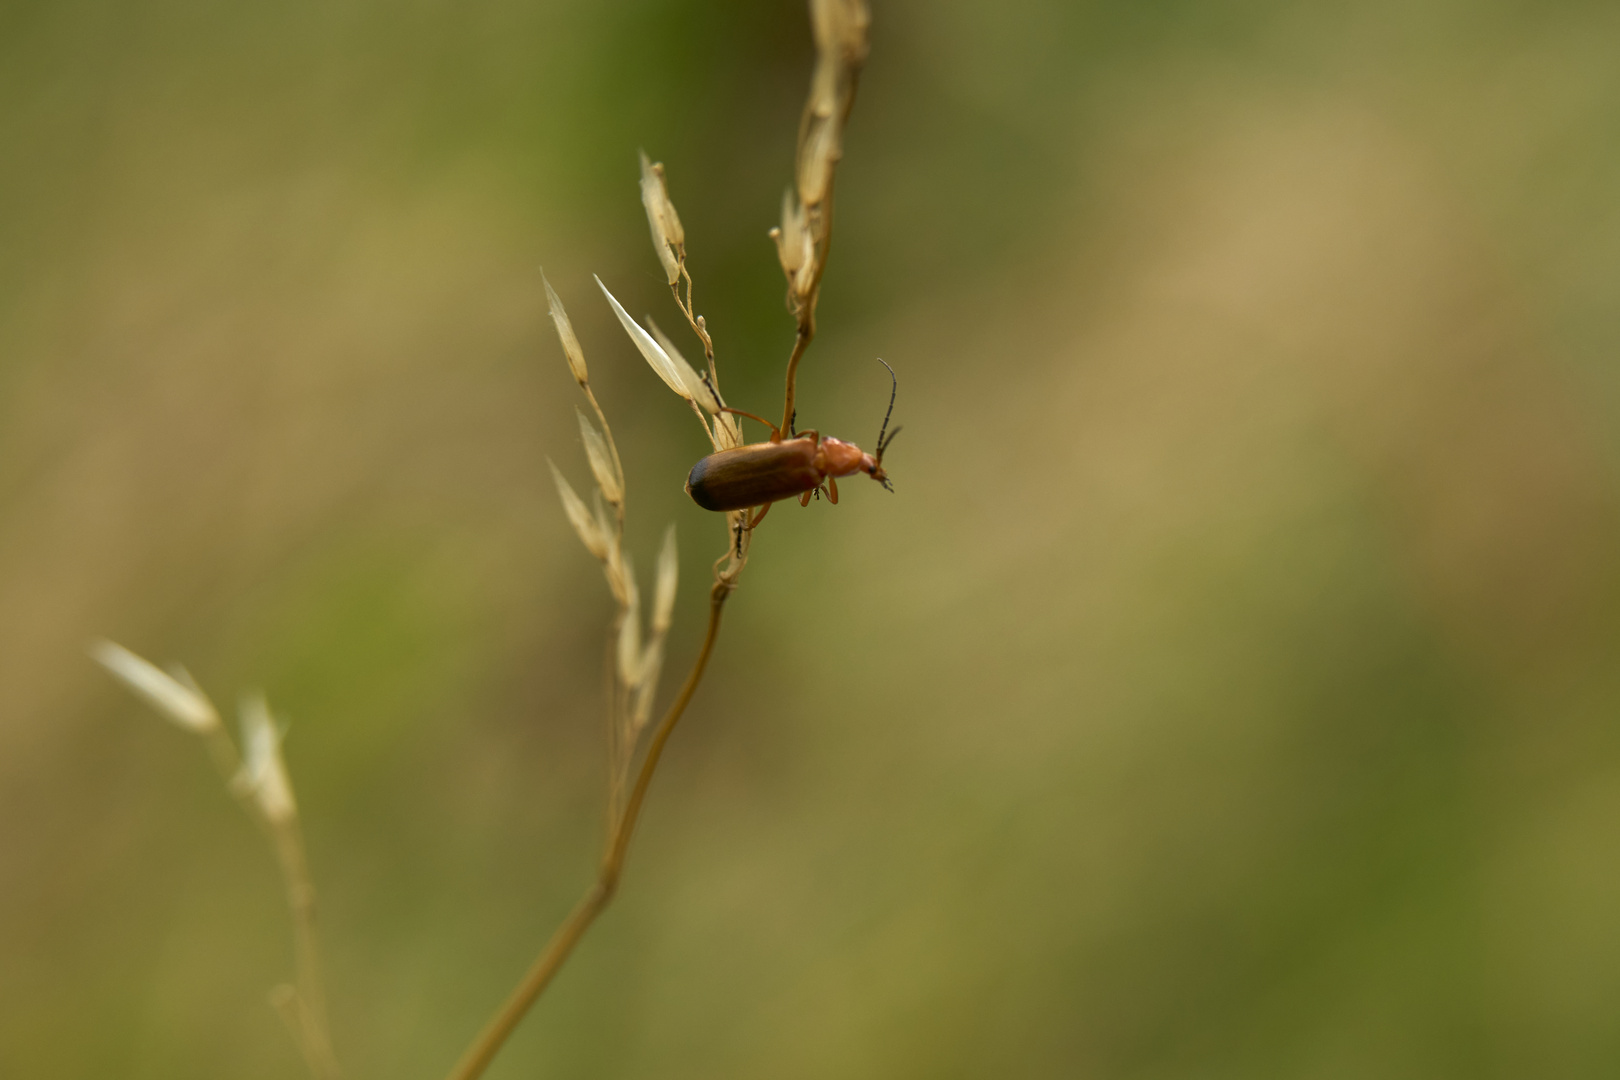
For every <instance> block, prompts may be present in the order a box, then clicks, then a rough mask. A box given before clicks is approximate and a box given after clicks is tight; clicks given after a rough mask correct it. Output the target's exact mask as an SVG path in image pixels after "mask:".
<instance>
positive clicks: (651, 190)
mask: <svg viewBox="0 0 1620 1080" xmlns="http://www.w3.org/2000/svg"><path fill="white" fill-rule="evenodd" d="M641 205H642V206H643V207H644V208H645V209H646V211H647V226H648V228H650V229H651V230H652V241H653V248H654V249H655V250H656V251H657V252H658V261H659V262H660V263H661V264H663V267H664V276H665V277H667V278H668V279H669V284H670V285H674V284H675V283H676V282H678V281H680V280H681V264H682V262H684V261H685V258H686V233H685V230H683V229H682V228H681V219H680V217H679V216H678V215H677V214H676V213H675V204H674V203H672V202H670V201H669V190H668V189H667V188H666V187H665V186H664V167H663V166H662V165H654V164H653V163H652V162H651V161H648V160H647V154H646V151H642V154H641Z"/></svg>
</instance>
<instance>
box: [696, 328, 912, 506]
mask: <svg viewBox="0 0 1620 1080" xmlns="http://www.w3.org/2000/svg"><path fill="white" fill-rule="evenodd" d="M878 363H880V364H883V366H884V367H886V368H887V367H889V365H888V364H886V363H884V362H883V361H882V360H881V359H880V360H879V361H878ZM889 379H890V380H891V383H892V385H891V386H890V388H889V411H888V412H886V413H884V414H883V426H882V427H880V428H879V429H878V441H877V452H876V453H875V454H868V453H866V452H865V451H863V450H862V449H861V448H860V447H858V446H856V445H855V444H854V443H848V442H845V441H843V440H842V439H835V438H833V437H832V436H830V435H828V436H823V435H822V434H821V433H820V432H817V431H792V428H791V423H790V425H789V434H790V435H791V437H790V438H786V439H784V438H783V437H782V431H781V429H780V428H778V427H777V426H776V425H775V424H773V423H771V422H770V421H769V420H764V419H761V418H760V417H758V416H755V415H754V414H753V413H746V412H743V411H742V410H741V409H732V408H727V409H726V410H725V411H726V412H730V413H736V414H737V415H738V416H746V417H748V418H749V419H751V420H758V421H759V422H760V423H762V424H764V425H765V426H766V427H768V428H770V429H771V439H770V441H769V442H762V443H751V444H749V445H747V446H735V447H732V448H731V449H730V450H719V451H716V452H715V453H713V454H710V455H709V456H708V457H706V458H704V459H703V460H701V461H699V462H698V463H697V464H696V465H693V466H692V471H691V473H690V474H689V475H688V476H687V478H686V493H687V494H688V495H690V496H692V501H693V502H695V503H697V504H698V505H699V506H701V507H703V509H705V510H722V511H723V510H745V509H748V508H750V507H754V506H757V507H759V508H760V509H759V512H758V513H757V514H755V515H754V517H753V518H752V519H750V520H749V522H748V527H749V528H750V529H752V528H753V527H754V526H756V525H758V524H759V523H760V521H761V520H763V519H764V517H765V513H766V511H768V510H770V508H771V504H772V503H774V502H776V501H778V500H779V499H790V498H792V497H793V496H795V495H797V496H799V505H800V506H808V505H810V497H811V496H812V495H816V494H818V493H819V492H821V491H822V490H823V485H825V491H826V493H827V498H828V500H830V501H831V502H834V503H836V502H837V501H838V481H837V479H836V478H837V477H840V476H852V475H854V474H855V473H858V472H864V473H866V474H867V475H868V476H870V477H871V478H872V479H874V480H876V481H877V482H878V483H880V484H882V485H883V486H884V488H885V489H887V490H889V491H893V490H894V485H893V484H891V483H889V476H888V474H887V473H885V472H884V471H883V451H884V450H886V449H888V447H889V444H890V443H892V442H894V437H895V436H896V435H898V434H900V428H899V426H898V425H896V427H895V429H894V430H893V431H888V427H889V417H890V415H891V414H893V412H894V395H895V391H896V390H898V389H899V381H898V380H896V379H895V378H894V369H893V368H889ZM886 431H888V437H887V438H885V437H884V432H886Z"/></svg>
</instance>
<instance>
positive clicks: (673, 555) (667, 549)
mask: <svg viewBox="0 0 1620 1080" xmlns="http://www.w3.org/2000/svg"><path fill="white" fill-rule="evenodd" d="M680 572H681V563H680V556H679V553H678V552H677V551H676V549H675V523H674V522H673V521H672V522H670V523H669V527H668V528H666V529H665V530H664V544H663V547H661V548H659V549H658V583H657V585H656V587H655V588H654V589H653V617H652V629H653V633H654V634H657V635H659V636H662V635H663V634H664V633H665V632H666V631H667V630H668V629H669V623H670V619H671V618H672V617H673V616H674V613H675V586H676V585H677V583H678V579H679V577H680Z"/></svg>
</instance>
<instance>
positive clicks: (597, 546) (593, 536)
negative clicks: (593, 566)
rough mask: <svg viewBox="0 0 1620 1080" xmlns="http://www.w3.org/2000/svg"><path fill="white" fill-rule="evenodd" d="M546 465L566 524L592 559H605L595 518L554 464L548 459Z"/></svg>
mask: <svg viewBox="0 0 1620 1080" xmlns="http://www.w3.org/2000/svg"><path fill="white" fill-rule="evenodd" d="M546 464H547V465H550V466H551V478H552V479H553V480H555V481H556V482H557V494H558V496H559V497H561V499H562V504H563V513H564V514H566V515H568V524H570V525H572V526H573V527H574V534H575V535H576V536H578V537H579V542H580V543H582V544H584V545H585V550H586V551H588V552H590V553H591V555H592V556H593V557H594V558H597V559H604V560H605V559H606V558H607V550H608V549H607V537H606V536H605V535H604V534H603V532H602V527H601V525H600V523H599V522H598V520H597V518H596V517H595V516H594V515H592V513H591V511H590V509H589V508H588V507H586V505H585V502H584V500H583V499H581V498H580V497H579V496H578V495H577V494H575V493H574V489H573V486H572V485H570V484H569V483H568V481H567V480H566V479H564V477H563V474H562V473H561V472H560V471H559V470H558V468H557V466H556V464H555V463H554V462H552V460H551V459H550V458H547V459H546Z"/></svg>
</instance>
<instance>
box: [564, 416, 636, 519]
mask: <svg viewBox="0 0 1620 1080" xmlns="http://www.w3.org/2000/svg"><path fill="white" fill-rule="evenodd" d="M574 414H575V415H576V416H578V417H579V437H580V438H581V439H582V440H583V441H584V443H585V456H586V458H588V459H589V460H590V463H591V474H592V475H593V476H595V477H596V486H597V487H599V488H601V489H602V497H603V498H604V499H606V500H607V501H608V502H609V503H610V504H612V505H613V506H623V505H624V477H622V476H620V475H619V469H618V467H617V466H616V465H615V464H614V463H613V455H612V454H610V453H608V447H607V442H606V441H605V440H604V439H603V438H602V435H601V433H600V432H599V431H597V430H596V428H595V427H594V426H593V425H592V424H591V422H590V421H589V420H587V419H585V414H584V412H582V411H581V410H580V409H579V407H578V406H575V408H574Z"/></svg>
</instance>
